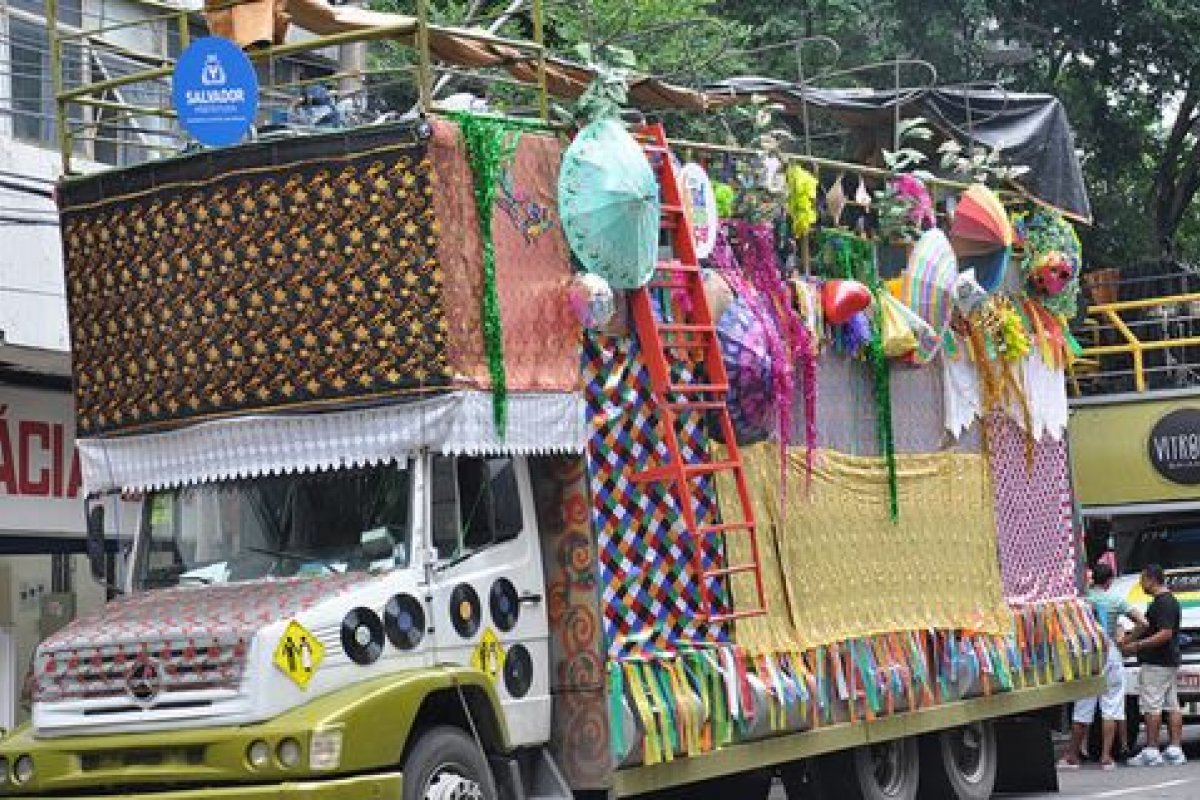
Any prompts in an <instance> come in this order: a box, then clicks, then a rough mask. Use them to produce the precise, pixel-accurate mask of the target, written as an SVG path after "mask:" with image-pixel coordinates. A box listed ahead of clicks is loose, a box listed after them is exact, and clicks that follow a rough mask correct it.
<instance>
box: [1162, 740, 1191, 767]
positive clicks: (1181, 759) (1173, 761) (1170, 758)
mask: <svg viewBox="0 0 1200 800" xmlns="http://www.w3.org/2000/svg"><path fill="white" fill-rule="evenodd" d="M1162 760H1163V762H1164V763H1167V764H1170V765H1171V766H1173V767H1178V766H1179V765H1180V764H1186V763H1187V756H1185V755H1184V754H1183V750H1182V749H1181V748H1179V747H1176V746H1175V745H1171V746H1170V747H1168V748H1167V749H1166V750H1163V754H1162Z"/></svg>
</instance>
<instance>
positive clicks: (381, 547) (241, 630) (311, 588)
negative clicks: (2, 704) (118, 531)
mask: <svg viewBox="0 0 1200 800" xmlns="http://www.w3.org/2000/svg"><path fill="white" fill-rule="evenodd" d="M129 559H130V563H129V568H128V569H127V570H126V573H127V577H126V583H125V586H124V587H123V589H124V590H125V596H124V597H121V598H119V599H118V600H116V601H115V602H114V603H112V604H110V605H109V606H108V607H106V608H105V609H103V610H102V612H100V613H97V614H95V615H93V616H90V617H86V618H83V619H81V620H79V621H78V622H76V623H75V624H73V625H72V626H70V627H69V628H67V629H66V630H64V631H62V632H61V633H60V634H58V635H56V636H54V637H52V638H50V639H49V640H47V641H46V642H44V643H43V644H42V645H41V647H39V649H38V651H37V654H36V656H35V664H34V672H33V681H32V682H33V699H34V706H33V718H32V726H31V727H30V728H28V729H26V730H25V731H24V732H21V733H18V734H17V735H16V737H15V740H14V741H10V742H6V745H8V748H6V749H11V748H13V747H15V748H17V749H18V750H19V749H22V748H28V752H25V753H22V754H21V755H19V756H17V758H18V759H21V758H25V759H27V761H25V762H24V764H23V768H27V769H28V770H29V773H28V776H27V779H26V780H25V781H24V782H22V783H20V784H19V785H15V786H13V785H10V786H8V787H5V788H7V789H9V790H15V791H17V792H19V793H30V792H32V793H37V794H44V793H49V792H58V791H67V790H70V789H71V788H72V787H79V786H82V785H84V783H85V782H86V783H87V784H88V785H96V783H104V784H107V785H110V786H113V787H123V788H125V789H127V790H128V789H130V788H132V786H133V785H134V784H145V783H147V782H150V783H160V782H162V781H164V780H166V778H164V770H166V769H167V767H168V766H170V767H171V769H172V770H173V771H172V775H171V779H170V780H171V782H172V783H187V782H189V781H199V780H204V781H205V782H206V783H209V784H211V783H213V782H214V779H215V780H216V781H217V782H220V781H222V780H228V781H229V782H231V783H232V782H235V781H238V782H241V781H245V780H253V779H254V778H255V777H256V776H255V773H258V777H260V778H261V777H263V776H267V775H270V776H272V777H276V778H285V777H289V774H290V775H291V776H295V777H297V778H299V777H301V776H303V775H306V774H311V773H312V772H314V771H315V772H321V771H326V772H328V771H332V770H344V769H346V767H347V766H348V764H347V762H354V761H356V760H361V759H362V757H363V756H364V755H365V757H366V758H367V760H368V762H369V761H370V760H372V759H377V758H379V757H381V756H383V755H385V754H386V755H388V756H389V757H390V760H389V761H387V762H384V763H374V764H370V763H364V764H363V765H362V766H364V767H371V768H374V769H380V768H386V767H388V766H391V767H395V766H396V765H397V763H398V760H399V758H398V757H399V755H400V753H401V752H403V751H405V750H406V749H411V748H412V747H414V742H415V741H416V740H417V739H419V738H420V736H421V733H422V729H427V728H432V727H435V726H434V724H433V723H434V721H435V720H436V721H439V722H442V723H444V722H446V721H447V720H453V719H454V718H455V714H456V713H457V714H458V715H460V716H461V715H463V714H465V715H466V716H467V717H468V718H469V720H470V721H471V724H473V725H474V726H475V729H476V730H477V732H478V735H479V736H480V737H482V739H483V740H484V741H485V746H486V747H488V749H490V750H494V751H496V752H509V751H512V750H515V749H518V748H520V747H521V746H523V745H530V744H540V743H544V742H545V741H546V740H547V739H548V738H549V735H550V692H549V681H548V675H547V670H546V669H544V668H543V667H544V665H545V664H546V662H547V660H548V655H547V621H546V615H545V610H544V604H543V602H542V598H543V596H544V595H545V585H544V578H543V573H542V563H541V555H540V549H539V542H538V523H537V519H536V515H535V514H534V513H533V494H532V488H531V483H530V473H529V464H528V461H527V460H526V459H525V458H523V457H512V456H444V455H440V454H433V453H429V452H424V453H420V454H417V455H415V456H413V457H411V458H407V459H403V460H398V461H394V462H391V463H386V464H379V465H374V466H346V467H343V468H340V469H334V470H326V471H312V472H303V473H294V474H286V475H262V476H256V477H246V478H235V479H232V480H228V481H221V482H215V483H211V484H202V485H190V486H176V487H170V488H161V489H158V490H155V491H151V492H149V493H147V494H146V495H145V497H144V499H143V501H142V505H141V519H140V525H139V526H138V533H137V536H136V540H135V541H134V543H133V546H132V549H131V551H130V555H129ZM380 679H387V680H384V681H382V682H381V680H380ZM489 679H491V680H489ZM365 698H371V704H372V705H371V710H370V711H367V710H366V709H367V706H366V705H365ZM389 698H390V699H389ZM314 715H315V716H314ZM468 727H469V726H468ZM111 734H120V738H122V740H124V744H125V746H124V747H122V748H120V750H118V749H115V748H114V745H113V744H112V742H111V741H109V740H107V739H105V738H103V737H105V735H111ZM62 737H71V738H70V739H69V740H66V741H60V742H59V744H60V745H67V746H66V747H65V748H63V747H61V746H60V747H57V748H55V750H54V752H53V753H52V754H49V755H48V757H39V753H38V749H39V745H38V743H39V742H41V743H42V744H43V746H44V744H45V743H46V741H45V740H61V738H62ZM131 737H132V738H131ZM372 739H375V740H376V741H374V742H372ZM231 740H232V741H231ZM135 741H136V743H137V744H136V746H131V745H134V742H135ZM50 744H51V746H53V744H54V743H53V742H50ZM380 744H383V747H382V748H381V747H380ZM239 745H240V746H239ZM389 748H390V750H391V752H390V753H389V752H388V750H389ZM237 750H240V751H241V752H235V751H237ZM372 751H373V752H372ZM139 754H140V755H139ZM231 754H232V755H231ZM64 758H67V759H68V760H69V759H71V758H73V759H75V762H74V763H75V764H76V765H77V766H76V768H75V769H64V768H63V765H62V764H61V763H58V762H60V761H61V760H63V759H64ZM131 759H132V760H131ZM225 759H227V760H225ZM48 762H55V763H48ZM155 764H157V765H159V766H160V767H161V769H135V767H138V766H143V767H144V766H146V765H155ZM104 773H108V774H107V775H105V774H104Z"/></svg>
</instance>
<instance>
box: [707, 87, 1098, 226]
mask: <svg viewBox="0 0 1200 800" xmlns="http://www.w3.org/2000/svg"><path fill="white" fill-rule="evenodd" d="M705 88H706V89H707V90H708V91H710V92H712V93H713V94H714V95H718V96H719V95H720V94H722V93H729V94H734V95H737V96H739V97H740V96H745V95H749V94H761V95H765V96H766V97H768V98H770V100H771V101H772V102H776V103H779V104H780V105H782V106H783V107H784V108H785V109H786V112H785V113H789V114H799V113H800V110H801V108H802V105H803V104H804V103H807V104H808V106H809V108H810V109H819V110H821V111H823V112H827V113H828V114H829V115H830V116H832V117H833V118H834V119H835V120H837V121H838V123H839V124H841V125H843V126H845V127H846V128H848V129H850V130H851V131H853V132H855V133H857V134H858V135H859V136H860V139H861V137H862V136H863V135H864V134H866V135H867V136H868V138H869V141H871V142H872V143H875V144H883V145H885V146H890V136H891V134H890V133H888V134H887V141H884V142H881V143H880V142H877V141H876V138H875V137H877V136H878V135H879V133H880V132H888V131H890V130H891V125H892V122H893V119H894V117H895V114H896V111H897V108H896V107H897V105H899V112H900V115H901V116H902V117H905V118H908V117H925V118H927V119H928V120H929V121H930V122H931V123H932V124H933V125H934V126H936V127H937V128H938V130H939V131H940V133H941V134H942V135H943V136H944V137H946V138H952V139H955V140H957V141H959V142H961V143H963V144H964V145H970V144H982V145H986V146H988V147H1001V148H1002V149H1003V153H1004V161H1005V163H1009V164H1021V165H1024V166H1027V167H1029V168H1030V171H1029V173H1028V174H1026V175H1024V176H1023V177H1022V178H1020V179H1019V180H1018V181H1017V182H1016V183H1017V185H1018V187H1019V188H1021V189H1024V190H1025V191H1027V192H1028V193H1029V194H1030V195H1032V196H1033V197H1035V198H1037V199H1038V200H1040V201H1042V202H1044V203H1046V204H1048V205H1051V206H1054V207H1055V208H1057V209H1059V210H1060V211H1062V212H1063V213H1065V214H1067V215H1069V216H1071V217H1073V218H1075V219H1077V220H1079V221H1082V222H1089V223H1090V222H1091V221H1092V207H1091V203H1090V202H1089V201H1088V196H1087V189H1086V187H1085V186H1084V183H1083V170H1082V169H1081V167H1080V165H1079V157H1078V156H1077V155H1076V153H1075V138H1074V134H1073V132H1072V131H1071V124H1070V122H1069V121H1068V119H1067V114H1066V111H1065V110H1064V109H1063V105H1062V103H1061V102H1060V101H1059V100H1058V98H1057V97H1054V96H1053V95H1048V94H1019V93H1015V92H1005V91H1002V90H999V89H990V88H989V89H978V88H961V87H943V88H932V89H917V90H914V89H900V90H899V91H896V90H880V89H817V88H813V87H804V88H802V87H801V86H799V85H798V84H794V83H788V82H786V81H779V80H774V79H772V78H759V77H754V76H748V77H740V78H731V79H729V80H725V81H720V82H719V83H714V84H711V85H709V86H707V87H705ZM861 157H862V156H861V154H860V155H859V158H861Z"/></svg>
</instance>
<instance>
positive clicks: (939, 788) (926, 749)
mask: <svg viewBox="0 0 1200 800" xmlns="http://www.w3.org/2000/svg"><path fill="white" fill-rule="evenodd" d="M996 763H997V752H996V731H995V729H994V728H992V724H991V723H990V722H987V721H984V722H973V723H971V724H970V725H963V726H962V727H960V728H953V729H951V730H948V731H940V732H939V733H931V734H929V735H928V736H923V737H922V738H921V797H922V798H929V799H930V800H987V798H989V797H991V796H992V790H993V788H994V787H995V785H996Z"/></svg>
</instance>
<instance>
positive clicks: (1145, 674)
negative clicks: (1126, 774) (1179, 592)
mask: <svg viewBox="0 0 1200 800" xmlns="http://www.w3.org/2000/svg"><path fill="white" fill-rule="evenodd" d="M1165 581H1166V576H1165V575H1164V574H1163V569H1162V567H1160V566H1159V565H1157V564H1150V565H1148V566H1147V567H1146V568H1145V569H1144V570H1142V575H1141V584H1142V591H1144V592H1145V593H1146V594H1148V595H1150V597H1151V598H1152V599H1151V600H1150V605H1149V606H1148V607H1147V608H1146V624H1145V625H1139V626H1138V627H1136V628H1135V629H1134V630H1133V633H1132V635H1131V636H1130V637H1129V638H1127V639H1126V640H1125V642H1124V643H1123V644H1122V645H1121V652H1123V653H1125V654H1126V655H1132V654H1136V655H1137V660H1138V704H1139V706H1140V707H1141V710H1142V715H1143V716H1144V717H1145V719H1146V747H1145V749H1143V750H1142V752H1140V753H1138V754H1137V755H1136V756H1134V757H1133V758H1131V759H1129V764H1130V765H1131V766H1135V767H1152V766H1158V765H1159V764H1164V763H1166V764H1183V763H1185V762H1186V761H1187V758H1186V757H1185V756H1184V755H1183V748H1182V747H1181V746H1180V745H1181V743H1182V741H1183V715H1182V714H1181V713H1180V708H1179V694H1178V691H1177V687H1176V677H1177V673H1178V672H1179V665H1180V664H1181V663H1182V661H1183V660H1182V658H1181V657H1180V653H1179V639H1178V633H1179V624H1180V622H1181V620H1182V616H1183V613H1182V611H1181V610H1180V608H1179V601H1178V600H1176V599H1175V595H1173V594H1172V593H1171V590H1170V589H1168V588H1167V586H1166V583H1165ZM1163 712H1166V714H1167V727H1168V730H1169V733H1170V737H1171V746H1170V747H1168V748H1167V749H1166V750H1165V751H1163V752H1162V753H1159V751H1158V732H1159V726H1160V725H1161V722H1162V715H1163Z"/></svg>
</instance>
